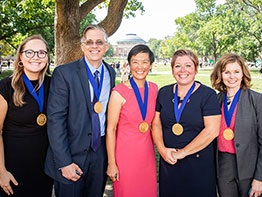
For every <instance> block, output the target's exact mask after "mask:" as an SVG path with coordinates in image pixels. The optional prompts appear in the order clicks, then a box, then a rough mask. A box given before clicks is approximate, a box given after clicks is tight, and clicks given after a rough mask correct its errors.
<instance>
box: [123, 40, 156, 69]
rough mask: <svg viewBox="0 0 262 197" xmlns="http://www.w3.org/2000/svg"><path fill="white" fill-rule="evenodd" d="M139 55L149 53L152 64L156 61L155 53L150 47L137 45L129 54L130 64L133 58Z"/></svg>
mask: <svg viewBox="0 0 262 197" xmlns="http://www.w3.org/2000/svg"><path fill="white" fill-rule="evenodd" d="M138 53H148V55H149V61H150V64H153V62H154V61H155V56H154V53H153V52H152V51H151V50H150V49H149V47H148V46H147V45H144V44H138V45H135V46H134V47H133V48H132V49H131V50H130V51H129V53H128V56H127V61H128V63H129V64H130V61H131V58H132V56H134V55H137V54H138Z"/></svg>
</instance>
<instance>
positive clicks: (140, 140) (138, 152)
mask: <svg viewBox="0 0 262 197" xmlns="http://www.w3.org/2000/svg"><path fill="white" fill-rule="evenodd" d="M148 85H149V88H148V106H147V114H146V118H145V121H146V122H147V123H148V124H149V125H151V122H152V120H153V117H154V113H155V105H156V97H157V91H158V87H157V85H156V84H154V83H152V82H148ZM114 90H115V91H117V92H118V93H119V94H121V96H122V97H123V98H124V99H125V100H126V102H125V103H124V104H123V106H122V109H121V112H120V116H119V122H118V126H117V134H116V153H115V155H116V164H117V166H118V170H119V181H114V182H113V187H114V197H156V196H157V183H156V160H155V152H154V146H153V142H152V137H151V132H150V126H149V129H148V131H146V132H145V133H142V132H140V131H139V124H140V123H141V122H142V121H143V119H142V115H141V113H140V109H139V105H138V103H137V100H136V96H135V93H134V91H133V89H131V88H129V87H127V86H126V85H124V84H119V85H118V86H116V87H115V88H114ZM139 91H140V94H141V97H142V100H143V101H144V88H139Z"/></svg>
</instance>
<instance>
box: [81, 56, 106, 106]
mask: <svg viewBox="0 0 262 197" xmlns="http://www.w3.org/2000/svg"><path fill="white" fill-rule="evenodd" d="M85 65H86V73H87V76H88V79H89V81H90V83H91V85H92V87H93V89H94V93H95V95H94V96H95V97H96V99H97V100H98V101H99V97H100V94H101V92H102V87H103V81H104V65H103V64H102V71H101V75H100V80H99V84H100V85H99V87H98V85H97V83H96V81H95V78H94V75H93V74H92V72H91V70H90V68H89V67H88V64H87V62H86V60H85Z"/></svg>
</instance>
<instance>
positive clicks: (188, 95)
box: [174, 82, 196, 122]
mask: <svg viewBox="0 0 262 197" xmlns="http://www.w3.org/2000/svg"><path fill="white" fill-rule="evenodd" d="M195 86H196V83H195V82H194V83H193V84H192V86H191V87H190V89H189V90H188V92H187V94H186V96H185V98H184V99H183V101H182V103H181V106H180V108H178V91H177V89H178V85H176V89H175V93H174V112H175V117H176V121H177V122H179V121H180V118H181V114H182V112H183V110H184V108H185V106H186V103H187V100H188V99H189V97H190V95H191V94H192V92H193V90H194V89H195Z"/></svg>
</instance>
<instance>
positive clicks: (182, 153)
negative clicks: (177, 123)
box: [172, 149, 186, 160]
mask: <svg viewBox="0 0 262 197" xmlns="http://www.w3.org/2000/svg"><path fill="white" fill-rule="evenodd" d="M172 156H173V157H174V158H175V159H177V160H179V159H184V158H185V157H186V153H185V151H184V150H183V149H176V152H173V153H172Z"/></svg>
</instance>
